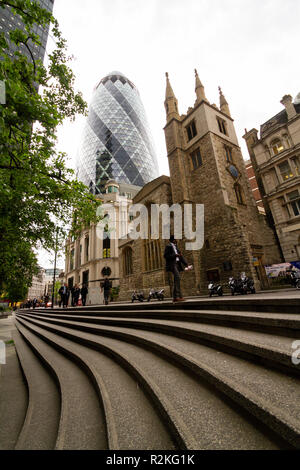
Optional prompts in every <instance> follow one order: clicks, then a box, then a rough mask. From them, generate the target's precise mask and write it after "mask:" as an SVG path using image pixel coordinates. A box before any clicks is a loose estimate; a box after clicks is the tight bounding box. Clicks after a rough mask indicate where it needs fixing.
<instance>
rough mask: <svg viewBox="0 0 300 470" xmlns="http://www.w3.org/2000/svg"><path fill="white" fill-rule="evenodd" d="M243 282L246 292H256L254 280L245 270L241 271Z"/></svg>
mask: <svg viewBox="0 0 300 470" xmlns="http://www.w3.org/2000/svg"><path fill="white" fill-rule="evenodd" d="M241 283H242V289H243V290H244V292H245V294H247V293H248V292H250V294H255V287H254V281H253V279H252V277H248V276H246V274H245V273H244V272H243V273H241Z"/></svg>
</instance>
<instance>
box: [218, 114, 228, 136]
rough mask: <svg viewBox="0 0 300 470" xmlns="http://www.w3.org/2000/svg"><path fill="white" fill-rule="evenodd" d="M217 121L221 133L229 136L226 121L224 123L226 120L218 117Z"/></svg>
mask: <svg viewBox="0 0 300 470" xmlns="http://www.w3.org/2000/svg"><path fill="white" fill-rule="evenodd" d="M217 121H218V126H219V131H220V132H221V133H222V134H225V135H228V134H227V129H226V121H224V119H221V118H220V117H217Z"/></svg>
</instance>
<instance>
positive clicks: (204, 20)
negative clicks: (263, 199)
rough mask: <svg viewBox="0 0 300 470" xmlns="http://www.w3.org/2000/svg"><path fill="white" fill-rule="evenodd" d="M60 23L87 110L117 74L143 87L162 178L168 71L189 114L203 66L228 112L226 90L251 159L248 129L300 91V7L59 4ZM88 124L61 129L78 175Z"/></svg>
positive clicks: (103, 0) (130, 1) (296, 0)
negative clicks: (77, 163)
mask: <svg viewBox="0 0 300 470" xmlns="http://www.w3.org/2000/svg"><path fill="white" fill-rule="evenodd" d="M54 16H55V17H56V18H57V20H58V21H59V24H60V28H61V30H62V32H63V35H64V37H65V38H66V39H67V42H68V46H69V53H71V54H73V55H74V56H75V60H74V61H73V64H72V68H73V70H74V73H75V75H76V88H77V89H78V90H81V91H82V93H83V96H84V98H85V100H86V101H87V102H89V101H90V99H91V95H92V92H93V88H94V86H95V85H96V84H97V83H98V82H99V80H100V79H101V78H103V77H104V76H105V75H107V74H108V73H109V72H112V71H114V70H118V71H120V72H122V73H123V74H124V75H126V76H127V78H128V79H129V80H131V81H132V82H133V83H134V84H135V85H136V87H137V88H138V90H139V92H140V96H141V99H142V101H143V104H144V106H145V109H146V114H147V116H148V120H149V124H150V129H151V132H152V135H153V138H154V144H155V147H156V151H157V157H158V163H159V169H160V173H161V174H169V169H168V162H167V156H166V148H165V140H164V132H163V127H164V125H165V109H164V98H165V72H169V78H170V81H171V85H172V88H173V90H174V93H175V95H176V97H177V99H178V106H179V112H180V114H185V113H186V111H187V108H188V107H189V106H193V104H194V101H195V92H194V88H195V78H194V69H195V68H197V70H198V73H199V76H200V79H201V81H202V83H203V85H204V86H205V92H206V96H207V98H208V100H209V101H210V102H211V103H216V104H217V105H219V94H218V86H219V85H220V86H221V88H222V90H223V93H224V95H225V97H226V99H227V101H228V103H229V107H230V110H231V115H232V117H233V118H234V120H235V126H236V132H237V136H238V140H239V144H240V146H241V148H242V152H243V156H244V158H245V159H247V158H249V157H248V154H247V150H246V146H245V144H244V139H242V135H243V134H244V129H245V128H247V129H248V130H250V129H251V128H253V127H255V128H257V129H259V126H260V124H262V123H264V122H265V121H266V120H268V119H270V118H271V117H272V116H274V115H275V114H277V113H278V112H280V111H281V110H282V109H283V107H282V105H281V104H280V100H281V98H282V97H283V95H285V94H291V95H292V96H293V97H295V96H296V95H297V94H298V93H299V92H300V73H299V72H300V70H299V68H300V66H299V43H300V37H299V36H300V33H299V30H300V28H299V20H300V0H146V1H145V0H85V2H83V1H82V0H55V3H54ZM48 45H49V47H51V39H50V40H49V44H48ZM83 124H84V118H82V117H80V118H78V119H77V120H76V122H75V123H74V124H69V123H66V124H65V125H64V126H63V127H62V128H61V129H60V130H59V149H60V150H63V151H65V152H67V153H68V154H69V156H70V165H72V166H73V167H74V164H75V158H76V154H77V148H78V145H79V141H80V138H81V132H82V127H83ZM49 258H51V257H49ZM46 261H47V260H44V261H43V265H44V267H48V265H47V266H45V262H46ZM46 264H47V263H46Z"/></svg>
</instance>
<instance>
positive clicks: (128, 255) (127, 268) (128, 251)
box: [123, 247, 133, 276]
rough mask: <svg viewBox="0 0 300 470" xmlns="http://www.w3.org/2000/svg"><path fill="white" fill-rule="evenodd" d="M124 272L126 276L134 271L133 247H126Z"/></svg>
mask: <svg viewBox="0 0 300 470" xmlns="http://www.w3.org/2000/svg"><path fill="white" fill-rule="evenodd" d="M123 259H124V274H125V276H129V275H130V274H132V273H133V268H132V249H131V248H129V247H128V248H125V250H124V258H123Z"/></svg>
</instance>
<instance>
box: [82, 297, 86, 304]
mask: <svg viewBox="0 0 300 470" xmlns="http://www.w3.org/2000/svg"><path fill="white" fill-rule="evenodd" d="M81 302H82V305H85V302H86V295H82V294H81Z"/></svg>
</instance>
